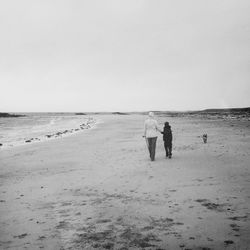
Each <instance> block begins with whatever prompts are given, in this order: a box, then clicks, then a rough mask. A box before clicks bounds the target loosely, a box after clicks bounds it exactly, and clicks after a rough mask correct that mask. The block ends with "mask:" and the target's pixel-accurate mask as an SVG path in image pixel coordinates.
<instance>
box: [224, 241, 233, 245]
mask: <svg viewBox="0 0 250 250" xmlns="http://www.w3.org/2000/svg"><path fill="white" fill-rule="evenodd" d="M224 243H225V245H231V244H234V242H233V241H232V240H225V241H224Z"/></svg>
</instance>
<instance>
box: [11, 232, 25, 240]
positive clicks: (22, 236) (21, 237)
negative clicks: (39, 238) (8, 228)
mask: <svg viewBox="0 0 250 250" xmlns="http://www.w3.org/2000/svg"><path fill="white" fill-rule="evenodd" d="M27 235H28V234H27V233H25V234H20V235H15V236H13V238H18V239H23V238H25V237H26V236H27Z"/></svg>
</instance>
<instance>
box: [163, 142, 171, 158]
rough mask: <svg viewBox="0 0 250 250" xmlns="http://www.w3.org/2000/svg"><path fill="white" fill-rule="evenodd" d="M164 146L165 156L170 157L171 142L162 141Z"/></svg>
mask: <svg viewBox="0 0 250 250" xmlns="http://www.w3.org/2000/svg"><path fill="white" fill-rule="evenodd" d="M164 147H165V151H166V156H167V157H171V156H172V142H166V141H164Z"/></svg>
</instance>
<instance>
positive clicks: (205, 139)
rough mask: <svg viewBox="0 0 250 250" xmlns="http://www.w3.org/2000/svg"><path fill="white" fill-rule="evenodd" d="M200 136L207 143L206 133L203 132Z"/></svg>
mask: <svg viewBox="0 0 250 250" xmlns="http://www.w3.org/2000/svg"><path fill="white" fill-rule="evenodd" d="M202 138H203V142H204V143H207V134H203V136H202Z"/></svg>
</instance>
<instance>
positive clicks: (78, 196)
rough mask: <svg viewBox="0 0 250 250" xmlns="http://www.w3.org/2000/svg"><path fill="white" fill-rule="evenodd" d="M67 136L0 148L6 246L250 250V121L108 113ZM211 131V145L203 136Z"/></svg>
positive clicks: (0, 234) (1, 227)
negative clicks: (151, 140) (151, 148)
mask: <svg viewBox="0 0 250 250" xmlns="http://www.w3.org/2000/svg"><path fill="white" fill-rule="evenodd" d="M100 118H101V119H102V120H103V122H102V123H99V124H98V125H97V126H96V127H95V128H93V129H89V130H86V131H85V130H84V131H82V132H80V133H77V134H74V135H72V136H69V137H65V138H61V139H56V140H50V141H45V142H41V143H36V144H32V145H29V144H27V145H24V146H20V147H16V148H11V149H6V150H0V187H1V188H0V248H1V249H120V250H122V249H123V250H125V249H158V250H160V249H186V250H188V249H203V250H205V249H206V250H207V249H250V239H249V235H250V192H249V190H250V169H249V162H250V155H249V152H250V133H249V131H250V125H249V121H243V120H237V119H236V120H225V119H201V118H199V117H192V118H188V117H171V118H165V117H158V121H159V123H160V124H161V125H162V126H163V123H164V122H165V121H166V120H167V121H169V123H170V124H171V126H172V129H173V136H174V140H173V146H174V147H173V158H172V159H166V158H165V153H164V147H163V142H162V137H161V135H160V134H159V137H158V141H157V151H156V161H155V162H151V161H150V159H149V156H148V151H147V148H146V144H145V140H144V139H143V138H142V135H143V123H144V120H145V118H146V117H145V116H143V115H104V116H102V117H100ZM203 133H207V134H208V143H207V144H204V143H203V141H202V138H201V135H202V134H203Z"/></svg>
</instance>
